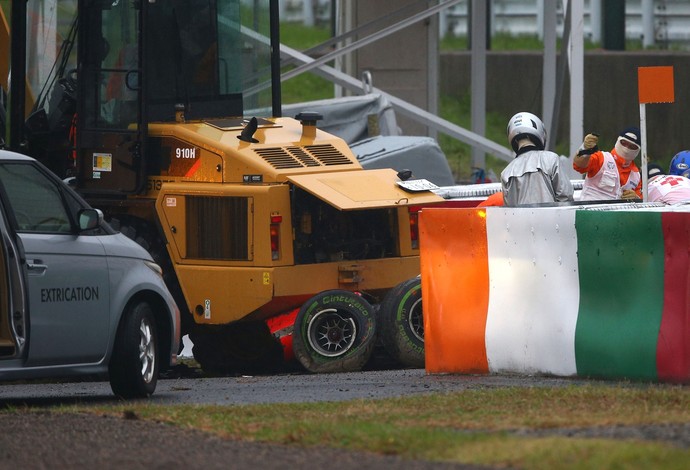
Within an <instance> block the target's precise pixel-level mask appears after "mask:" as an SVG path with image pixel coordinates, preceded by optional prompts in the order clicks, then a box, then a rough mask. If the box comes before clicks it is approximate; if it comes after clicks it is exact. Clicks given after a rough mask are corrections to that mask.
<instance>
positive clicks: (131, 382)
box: [108, 302, 159, 399]
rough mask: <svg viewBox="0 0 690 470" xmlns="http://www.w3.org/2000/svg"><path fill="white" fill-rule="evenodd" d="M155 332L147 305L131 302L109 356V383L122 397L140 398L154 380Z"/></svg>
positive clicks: (153, 385)
mask: <svg viewBox="0 0 690 470" xmlns="http://www.w3.org/2000/svg"><path fill="white" fill-rule="evenodd" d="M158 367H159V361H158V336H157V331H156V323H155V321H154V317H153V312H152V311H151V307H150V306H149V304H147V303H146V302H140V303H137V304H134V306H133V307H132V308H130V309H129V310H128V311H127V312H126V313H125V315H124V317H123V318H122V320H121V322H120V327H119V328H118V332H117V337H116V338H115V346H114V348H113V355H112V357H111V358H110V366H109V368H108V372H109V373H110V387H111V388H112V390H113V393H115V395H117V396H119V397H122V398H126V399H129V398H144V397H148V396H150V395H151V394H153V392H154V391H155V390H156V383H157V382H158Z"/></svg>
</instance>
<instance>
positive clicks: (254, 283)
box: [176, 256, 420, 325]
mask: <svg viewBox="0 0 690 470" xmlns="http://www.w3.org/2000/svg"><path fill="white" fill-rule="evenodd" d="M176 270H177V275H178V278H179V280H180V284H181V285H182V286H183V291H184V294H185V297H186V298H187V299H188V303H189V305H188V307H189V309H190V311H191V312H193V314H194V320H195V321H196V322H197V323H204V324H216V325H222V324H226V323H229V322H233V321H237V320H241V319H243V318H246V317H247V316H248V314H250V313H252V312H254V315H253V317H254V318H255V319H261V318H268V317H270V316H272V315H275V314H277V313H280V312H283V311H286V310H288V309H290V308H295V307H298V306H299V305H301V304H302V303H303V302H304V301H306V300H307V299H308V298H309V297H311V296H313V295H316V294H317V293H319V292H322V291H325V290H329V289H345V290H350V291H355V290H359V291H365V292H370V293H373V294H377V293H380V292H383V291H385V290H387V289H389V288H390V286H394V285H396V284H398V283H400V282H402V281H405V280H407V279H411V278H413V277H414V276H416V275H418V274H419V270H420V268H419V257H418V256H410V257H406V258H386V259H377V260H364V261H357V262H355V263H347V262H334V263H320V264H305V265H297V266H283V267H277V268H233V267H209V266H201V265H196V266H192V265H178V266H177V267H176Z"/></svg>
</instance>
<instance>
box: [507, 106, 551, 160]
mask: <svg viewBox="0 0 690 470" xmlns="http://www.w3.org/2000/svg"><path fill="white" fill-rule="evenodd" d="M520 141H529V143H531V144H533V145H534V146H536V147H537V148H538V149H539V150H544V147H546V128H545V127H544V123H543V122H541V119H539V118H538V117H537V116H535V115H534V114H532V113H527V112H520V113H517V114H516V115H515V116H513V117H512V118H510V121H508V142H510V146H511V147H512V148H513V150H514V151H516V152H517V151H518V149H519V148H520V147H521V146H523V145H524V142H523V144H522V145H521V144H520Z"/></svg>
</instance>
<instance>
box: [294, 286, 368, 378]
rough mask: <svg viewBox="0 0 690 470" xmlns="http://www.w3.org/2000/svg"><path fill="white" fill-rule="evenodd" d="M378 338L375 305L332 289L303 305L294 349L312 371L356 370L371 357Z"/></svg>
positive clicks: (305, 366)
mask: <svg viewBox="0 0 690 470" xmlns="http://www.w3.org/2000/svg"><path fill="white" fill-rule="evenodd" d="M375 339H376V320H375V316H374V309H373V307H372V306H371V304H369V302H367V301H366V300H365V299H363V298H362V297H361V296H359V295H357V294H354V293H352V292H349V291H344V290H328V291H324V292H321V293H319V294H317V295H315V296H314V297H312V298H311V299H309V300H308V301H307V302H305V303H304V305H302V308H300V311H299V313H298V314H297V318H296V320H295V327H294V332H293V339H292V341H293V343H292V348H293V351H294V353H295V357H296V358H297V360H299V362H300V364H302V366H304V368H305V369H307V370H308V371H310V372H314V373H320V372H353V371H358V370H361V369H362V367H363V366H364V364H365V363H366V362H367V361H368V360H369V357H370V356H371V353H372V351H373V349H374V344H375Z"/></svg>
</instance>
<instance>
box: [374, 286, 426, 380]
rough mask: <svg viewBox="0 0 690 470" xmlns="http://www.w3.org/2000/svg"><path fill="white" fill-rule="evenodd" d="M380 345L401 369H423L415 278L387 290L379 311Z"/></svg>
mask: <svg viewBox="0 0 690 470" xmlns="http://www.w3.org/2000/svg"><path fill="white" fill-rule="evenodd" d="M379 321H380V323H381V325H380V334H381V342H382V343H383V347H384V348H385V350H386V351H387V352H388V354H390V355H391V356H392V357H393V359H395V360H396V361H398V362H399V363H400V364H402V365H403V366H405V367H424V317H423V309H422V282H421V279H420V278H419V277H415V278H413V279H408V280H407V281H403V282H401V283H400V284H398V285H397V286H395V287H394V288H393V289H391V290H390V291H389V292H388V293H387V294H386V296H385V297H384V299H383V302H382V303H381V309H380V311H379Z"/></svg>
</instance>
